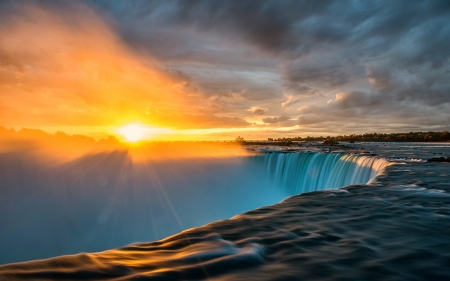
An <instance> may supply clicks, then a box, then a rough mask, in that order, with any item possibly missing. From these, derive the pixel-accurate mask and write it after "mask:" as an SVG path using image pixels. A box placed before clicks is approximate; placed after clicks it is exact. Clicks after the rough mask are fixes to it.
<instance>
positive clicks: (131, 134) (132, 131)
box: [119, 124, 148, 142]
mask: <svg viewBox="0 0 450 281" xmlns="http://www.w3.org/2000/svg"><path fill="white" fill-rule="evenodd" d="M147 131H148V130H147V128H146V127H144V126H142V125H139V124H130V125H127V126H124V127H122V128H120V130H119V132H120V134H121V135H122V136H123V137H124V138H125V139H126V140H127V141H129V142H137V141H140V140H143V139H144V138H146V133H147Z"/></svg>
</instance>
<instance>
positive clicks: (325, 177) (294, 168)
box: [255, 153, 389, 195]
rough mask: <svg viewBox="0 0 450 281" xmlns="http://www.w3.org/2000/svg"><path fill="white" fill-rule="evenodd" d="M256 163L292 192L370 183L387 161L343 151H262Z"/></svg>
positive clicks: (256, 158)
mask: <svg viewBox="0 0 450 281" xmlns="http://www.w3.org/2000/svg"><path fill="white" fill-rule="evenodd" d="M255 163H256V164H257V165H262V166H263V167H264V168H265V169H266V171H267V175H268V177H269V180H271V181H273V182H276V183H278V184H281V185H282V186H284V187H286V188H287V189H288V191H289V194H291V195H297V194H300V193H304V192H310V191H316V190H324V189H330V188H340V187H343V186H347V185H350V184H365V183H369V182H370V181H371V180H372V179H373V178H374V177H375V176H376V175H377V174H378V173H380V172H381V171H382V170H383V169H384V168H385V167H386V166H387V165H389V162H388V161H387V160H385V159H380V158H376V157H368V156H359V155H351V154H342V153H265V154H263V155H259V156H256V157H255Z"/></svg>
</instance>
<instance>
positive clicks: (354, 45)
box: [0, 0, 450, 140]
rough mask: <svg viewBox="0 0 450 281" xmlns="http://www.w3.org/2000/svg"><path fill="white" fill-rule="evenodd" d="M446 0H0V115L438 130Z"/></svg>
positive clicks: (87, 123)
mask: <svg viewBox="0 0 450 281" xmlns="http://www.w3.org/2000/svg"><path fill="white" fill-rule="evenodd" d="M449 18H450V1H447V0H433V1H418V0H406V1H400V0H396V1H387V0H385V1H350V0H335V1H327V0H324V1H300V0H293V1H283V0H277V1H251V0H250V1H246V0H236V1H233V0H232V1H210V0H207V1H206V0H204V1H201V0H199V1H190V0H180V1H171V0H169V1H107V0H103V1H101V0H98V1H94V0H86V1H4V0H0V126H5V127H7V128H10V127H12V128H15V129H20V128H23V127H25V128H36V129H42V130H45V131H47V132H56V131H64V132H67V133H69V134H85V135H88V136H93V137H102V136H106V135H110V134H117V132H118V131H119V130H120V128H121V127H123V126H126V125H129V124H141V125H142V126H145V127H146V128H147V129H148V132H147V133H148V134H147V137H148V138H149V139H168V140H170V139H189V140H194V139H198V140H206V139H210V140H211V139H217V140H233V139H234V138H235V137H237V136H241V137H244V138H245V139H248V140H250V139H265V138H268V137H274V138H278V137H294V136H302V137H306V136H321V135H323V136H327V135H341V134H353V133H357V134H358V133H371V132H383V133H388V132H410V131H442V130H449V129H450V125H449V124H450V59H449V58H450V21H449Z"/></svg>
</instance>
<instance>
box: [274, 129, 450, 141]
mask: <svg viewBox="0 0 450 281" xmlns="http://www.w3.org/2000/svg"><path fill="white" fill-rule="evenodd" d="M273 141H276V142H294V141H320V142H328V143H333V142H341V141H344V142H362V141H370V142H447V141H450V133H449V131H442V132H410V133H389V134H381V133H368V134H359V135H356V134H352V135H343V136H342V135H339V136H334V137H331V136H326V137H323V136H320V137H310V136H307V137H306V138H302V137H293V138H278V139H274V140H273Z"/></svg>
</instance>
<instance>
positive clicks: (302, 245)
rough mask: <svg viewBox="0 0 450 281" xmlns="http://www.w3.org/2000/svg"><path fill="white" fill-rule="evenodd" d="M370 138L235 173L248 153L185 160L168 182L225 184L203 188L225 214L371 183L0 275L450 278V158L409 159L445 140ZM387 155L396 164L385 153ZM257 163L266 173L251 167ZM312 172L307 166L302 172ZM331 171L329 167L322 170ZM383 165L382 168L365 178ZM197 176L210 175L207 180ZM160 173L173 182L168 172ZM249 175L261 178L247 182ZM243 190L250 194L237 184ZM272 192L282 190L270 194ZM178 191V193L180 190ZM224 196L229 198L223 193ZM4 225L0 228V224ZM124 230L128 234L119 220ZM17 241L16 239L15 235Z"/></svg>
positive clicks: (432, 151)
mask: <svg viewBox="0 0 450 281" xmlns="http://www.w3.org/2000/svg"><path fill="white" fill-rule="evenodd" d="M377 145H378V144H374V145H373V147H369V148H366V147H365V149H368V150H371V151H370V152H371V153H376V154H378V155H379V157H368V156H356V155H348V154H332V153H329V154H317V153H314V154H306V153H304V154H295V153H289V154H281V153H278V154H266V155H264V156H257V157H256V158H252V161H253V164H254V165H253V167H254V168H255V169H254V170H252V171H251V172H252V173H251V175H253V176H250V175H249V171H248V170H247V171H245V172H244V173H241V174H239V173H238V172H242V171H243V170H245V169H237V170H233V169H232V167H242V165H247V162H248V161H245V163H243V162H241V160H236V159H234V160H229V161H230V162H228V164H229V165H225V164H224V163H223V161H221V160H218V161H217V162H216V163H215V164H211V163H214V161H213V162H209V163H208V164H207V163H206V162H203V165H204V166H202V165H200V166H198V163H197V164H195V165H193V163H192V162H190V163H185V164H184V166H183V165H181V166H179V168H180V171H181V170H183V169H187V167H190V168H191V169H190V170H189V169H188V171H187V172H186V177H180V178H179V180H175V183H176V184H179V185H180V184H182V183H183V182H184V181H183V179H186V178H187V176H188V175H189V176H193V175H197V176H198V178H197V180H196V181H195V184H196V185H197V187H196V188H199V187H200V186H202V185H205V184H210V183H212V184H213V185H214V186H216V187H217V188H225V190H226V192H221V193H220V192H219V193H217V194H212V195H211V197H210V198H214V196H219V198H228V199H229V201H227V202H226V203H224V205H223V209H224V210H227V211H230V212H232V211H231V210H230V209H234V208H230V206H240V207H242V208H245V207H244V206H245V205H246V204H249V203H251V202H253V201H255V200H258V198H260V197H263V198H264V200H260V201H259V202H258V203H264V202H269V201H271V200H272V199H273V201H276V202H278V201H280V200H281V199H283V198H285V197H286V195H289V194H292V193H295V192H297V191H298V188H300V190H301V191H311V190H318V189H322V188H323V187H324V186H327V184H328V183H339V182H343V183H345V184H346V183H347V180H348V179H351V180H366V179H367V181H369V180H371V182H370V183H369V184H363V183H360V184H356V185H351V186H346V187H345V188H343V189H330V190H323V191H315V192H308V193H303V194H301V195H298V196H292V197H289V198H287V199H285V200H283V201H282V202H281V203H278V204H275V205H271V206H267V207H261V208H257V207H260V206H264V205H259V206H255V207H252V210H251V211H248V212H244V213H241V214H239V215H237V216H234V217H232V218H231V219H224V220H220V221H216V222H212V223H210V224H207V225H204V226H202V227H197V228H192V229H188V230H186V231H184V232H181V233H179V234H175V235H173V236H170V237H168V238H166V239H163V240H160V241H156V242H145V243H139V244H135V245H131V246H127V247H124V248H119V249H113V250H109V251H105V252H100V253H94V254H78V255H71V256H64V257H57V258H53V259H47V260H42V261H33V262H27V263H17V264H11V265H5V266H2V267H0V276H1V277H2V278H3V279H4V280H22V279H29V278H31V279H33V278H34V279H39V278H40V279H42V280H60V279H83V278H84V279H105V280H141V279H144V280H303V279H308V280H450V272H449V270H448V268H450V254H449V253H450V251H449V250H450V246H449V243H448V241H449V238H450V231H449V229H448V225H449V223H450V195H449V194H450V166H449V164H448V163H430V162H424V161H423V162H420V161H417V160H424V159H426V158H430V157H433V156H435V155H438V156H440V155H444V156H449V155H450V149H449V147H448V146H447V145H427V146H423V145H414V144H413V145H409V146H408V147H402V145H399V146H396V145H389V146H383V147H382V149H378V150H376V148H377V147H376V146H377ZM405 146H406V145H405ZM392 151H395V153H393V152H392ZM410 151H414V152H416V153H415V154H411V153H410ZM441 153H442V154H441ZM386 157H387V158H391V159H393V158H395V161H394V162H387V161H386V160H383V158H386ZM295 158H297V161H294V160H293V159H295ZM299 158H301V159H303V160H305V159H309V160H305V161H303V160H300V159H299ZM399 158H403V159H404V161H403V162H402V161H400V160H399ZM412 159H414V161H410V160H412ZM247 160H248V159H247ZM340 160H342V161H343V162H339V161H340ZM345 160H347V162H346V161H345ZM236 161H237V162H236ZM302 161H303V162H302ZM200 162H201V161H200ZM275 163H276V164H275ZM292 163H295V164H296V165H299V166H300V168H302V169H304V167H308V169H305V172H303V171H302V172H300V174H298V173H299V171H298V169H292V168H291V165H292ZM301 163H303V164H301ZM312 163H316V164H312ZM355 163H356V164H355ZM358 163H359V164H358ZM392 163H393V164H392ZM169 164H170V165H169ZM169 164H168V165H169V167H170V168H171V169H173V168H174V167H175V166H174V163H169ZM388 164H390V165H388ZM338 166H342V167H341V168H337V167H338ZM165 167H166V169H162V168H160V170H158V169H157V167H156V166H155V167H153V168H152V169H153V170H154V171H155V172H158V173H160V172H162V171H166V170H167V167H168V166H165ZM198 167H203V168H198ZM214 167H215V168H216V170H214ZM224 167H228V168H227V169H230V170H227V169H224ZM261 167H262V168H264V169H267V170H268V171H269V172H267V170H266V172H263V173H260V172H261ZM360 167H361V168H360ZM311 168H316V170H314V171H313V172H307V171H310V170H311ZM152 169H147V170H145V171H147V172H148V171H150V170H152ZM210 169H212V170H210ZM383 169H384V170H383ZM69 170H71V171H72V170H73V169H69ZM175 170H176V169H175ZM202 170H203V171H204V172H203V174H202V173H201V171H202ZM333 170H335V171H338V172H335V174H334V175H333V176H332V177H329V176H328V175H329V174H333V172H332V171H333ZM212 171H215V172H214V173H213V172H212ZM349 171H350V172H349ZM380 171H382V173H381V174H379V175H378V176H377V177H376V178H372V176H373V175H374V173H375V174H376V173H378V172H380ZM221 172H226V175H227V176H226V177H225V179H224V180H223V182H221V183H220V181H219V183H217V182H216V180H217V179H218V178H216V176H211V175H212V174H215V175H216V174H220V173H221ZM158 173H155V174H154V175H157V174H158ZM296 173H297V174H296ZM113 174H114V173H113ZM206 175H210V178H209V179H208V178H207V180H206V182H205V179H204V178H203V177H204V176H206ZM236 175H241V176H242V177H237V176H236ZM336 175H338V176H336ZM308 176H309V178H308ZM267 177H269V178H267ZM291 177H294V178H295V177H296V180H297V181H295V180H292V179H291ZM166 178H171V177H170V173H169V175H167V177H166ZM172 178H173V174H172ZM336 178H338V179H339V180H337V179H336ZM9 179H10V180H11V178H9ZM343 179H344V180H343ZM24 180H25V179H24ZM243 180H247V181H245V182H244V185H242V186H241V185H237V186H239V188H237V189H236V188H233V187H236V186H233V184H235V183H238V182H240V181H243ZM159 182H160V183H162V182H164V181H159ZM296 182H303V183H305V182H306V183H307V184H306V186H307V187H306V188H304V187H296V185H295V183H296ZM255 183H257V184H258V183H261V184H262V183H265V185H263V186H262V187H260V186H258V187H255V186H254V185H253V184H255ZM134 184H135V185H134V186H139V184H137V183H136V182H135V183H134ZM274 184H275V187H276V188H274ZM167 186H168V185H167ZM185 186H189V185H185ZM243 186H246V187H247V188H248V190H250V191H251V192H244V191H242V187H243ZM333 187H337V186H333ZM191 188H192V189H191V190H189V189H188V190H186V192H185V193H182V194H179V198H178V199H179V200H178V202H185V201H190V199H195V198H196V196H189V195H190V194H192V192H193V191H194V190H195V187H194V186H191ZM274 190H277V191H280V192H279V193H273V191H274ZM176 191H177V192H175V193H176V194H178V192H179V190H176ZM206 191H207V189H202V191H201V192H200V193H198V195H197V198H204V196H206V194H204V192H206ZM227 192H231V193H232V194H234V195H233V196H228V195H227ZM233 192H234V193H233ZM126 193H129V192H124V194H126ZM169 193H170V192H169V191H167V192H166V195H167V194H169ZM274 194H276V196H275V195H274ZM102 195H104V194H102ZM121 195H123V194H122V193H121ZM277 196H278V197H277ZM100 197H101V196H100ZM2 198H4V197H2ZM33 200H35V199H33ZM170 201H171V200H170ZM175 201H176V200H175ZM175 201H173V202H175ZM193 201H195V200H193ZM203 201H207V202H209V204H207V205H206V206H207V207H208V209H206V210H207V211H204V210H205V209H203V211H197V213H196V214H197V215H198V214H200V213H207V214H209V213H211V212H214V209H215V206H216V205H217V208H219V209H220V205H221V200H197V202H203ZM171 202H172V201H171ZM274 203H275V202H274ZM198 204H199V205H201V203H191V204H190V205H189V207H188V208H186V209H184V210H180V211H179V212H177V214H184V215H185V217H189V215H188V214H185V213H189V212H190V211H194V212H195V208H194V207H195V206H197V205H198ZM270 204H271V203H269V204H266V205H270ZM162 205H164V204H162ZM172 207H174V206H172ZM192 208H194V209H192ZM138 209H139V208H138ZM200 209H201V208H200ZM236 210H237V209H236ZM3 214H4V212H2V219H4V215H3ZM235 214H237V213H235ZM145 216H146V217H148V214H145ZM231 216H232V215H230V216H229V217H231ZM27 219H28V218H27ZM207 219H208V218H205V220H207ZM182 220H184V219H182V218H180V221H182ZM22 222H23V221H22ZM26 222H28V223H31V221H26ZM122 222H123V221H122ZM135 223H137V224H139V223H138V222H135ZM3 225H7V224H4V221H2V226H3ZM117 227H118V226H117ZM122 228H123V229H125V230H126V231H128V232H130V231H131V232H132V231H133V228H130V227H129V226H127V225H126V226H124V227H122ZM3 231H4V228H2V233H3ZM16 234H17V233H16ZM29 236H30V235H28V237H29ZM74 239H75V240H76V237H75V236H74ZM1 241H4V239H3V237H2V240H1ZM11 241H12V240H11ZM141 241H146V240H141ZM147 241H148V240H147ZM71 242H73V241H68V242H67V243H71ZM14 246H16V247H20V243H16V244H15V245H14V244H13V245H12V247H14ZM2 247H4V245H2ZM4 253H5V252H4V251H2V254H1V256H2V258H3V257H4V256H5V254H4ZM0 279H1V278H0Z"/></svg>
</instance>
